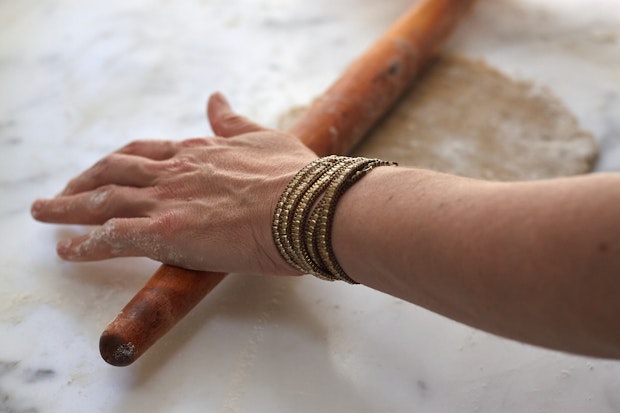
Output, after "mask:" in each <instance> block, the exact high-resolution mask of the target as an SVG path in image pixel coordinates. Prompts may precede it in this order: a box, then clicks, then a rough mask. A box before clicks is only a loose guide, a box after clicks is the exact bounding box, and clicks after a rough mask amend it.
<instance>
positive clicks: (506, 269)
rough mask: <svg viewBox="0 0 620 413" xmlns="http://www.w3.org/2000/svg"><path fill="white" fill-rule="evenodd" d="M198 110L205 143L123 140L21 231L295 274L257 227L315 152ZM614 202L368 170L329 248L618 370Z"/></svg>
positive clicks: (76, 257)
mask: <svg viewBox="0 0 620 413" xmlns="http://www.w3.org/2000/svg"><path fill="white" fill-rule="evenodd" d="M208 113H209V119H210V121H211V125H212V128H213V130H214V132H215V133H216V134H218V135H219V136H220V137H217V138H204V139H191V140H186V141H180V142H172V141H139V142H134V143H132V144H129V145H127V146H125V147H124V148H121V149H120V150H119V151H117V152H115V153H113V154H111V155H109V156H107V157H105V158H104V159H102V160H101V161H100V162H98V163H97V164H96V165H95V166H93V167H92V168H90V169H89V170H87V171H85V172H83V173H82V174H81V175H79V176H78V177H76V178H75V179H73V180H72V181H71V182H70V183H69V185H68V186H67V188H65V190H64V191H63V192H62V193H61V194H60V195H59V196H57V197H55V198H52V199H41V200H37V201H36V202H35V203H34V204H33V206H32V214H33V216H34V217H35V218H36V219H37V220H40V221H44V222H52V223H64V224H85V225H94V226H95V227H94V229H93V230H92V231H91V232H90V233H87V234H85V235H83V236H78V237H74V238H72V239H67V240H62V241H60V242H59V243H58V246H57V249H58V254H59V255H60V257H61V258H63V259H66V260H70V261H93V260H101V259H108V258H113V257H125V256H144V257H149V258H152V259H155V260H157V261H160V262H163V263H167V264H172V265H176V266H179V267H184V268H189V269H195V270H204V271H225V272H231V271H239V272H247V273H255V274H280V275H298V274H299V273H298V272H297V271H295V270H294V269H292V268H291V267H290V266H289V265H288V264H287V263H286V261H285V260H284V259H283V258H282V257H281V256H280V254H279V253H278V250H277V248H276V246H275V244H274V242H273V239H272V236H271V218H272V214H273V211H274V208H275V204H276V202H277V200H278V197H279V195H280V194H281V193H282V191H283V190H284V187H285V186H286V185H287V183H288V182H289V180H290V179H291V178H292V177H293V176H294V175H295V174H296V172H297V171H298V170H299V169H300V168H302V167H303V166H304V165H305V164H307V163H309V162H311V161H312V160H314V159H316V155H315V154H314V153H312V152H311V151H310V150H308V149H307V148H306V147H305V146H304V145H303V144H301V143H300V142H299V141H298V140H296V139H293V138H292V137H290V136H289V135H286V134H283V133H279V132H276V131H269V130H267V129H264V128H262V127H260V126H258V125H256V124H254V123H252V122H249V121H248V120H246V119H244V118H242V117H240V116H238V115H236V114H234V113H233V112H232V111H231V109H230V107H229V106H228V104H227V103H226V101H225V100H224V99H223V97H221V96H220V95H215V96H214V97H213V98H212V99H211V101H210V104H209V110H208ZM619 204H620V174H608V175H591V176H584V177H575V178H566V179H557V180H549V181H540V182H531V183H491V182H485V181H477V180H471V179H465V178H459V177H455V176H450V175H445V174H439V173H435V172H430V171H423V170H416V169H407V168H392V167H385V168H377V169H375V170H373V171H372V172H371V173H369V174H368V175H367V176H366V177H364V178H363V179H362V180H361V181H360V182H358V183H357V184H355V185H354V186H353V187H352V188H351V189H349V190H348V191H347V192H346V193H345V195H344V196H343V198H342V199H341V200H340V203H339V204H338V206H337V209H336V216H335V220H334V227H333V234H332V236H333V247H334V250H335V253H336V256H337V258H338V260H339V261H340V264H341V265H342V266H343V268H344V270H345V271H346V272H347V273H348V274H349V276H351V277H352V278H353V279H355V280H356V281H358V282H360V283H363V284H366V285H367V286H369V287H371V288H375V289H377V290H380V291H383V292H386V293H388V294H392V295H394V296H397V297H400V298H403V299H405V300H407V301H410V302H412V303H415V304H418V305H421V306H424V307H426V308H428V309H430V310H432V311H435V312H438V313H440V314H443V315H445V316H447V317H450V318H453V319H455V320H458V321H461V322H463V323H467V324H470V325H472V326H475V327H478V328H481V329H485V330H487V331H490V332H493V333H496V334H500V335H503V336H506V337H510V338H514V339H518V340H522V341H527V342H530V343H534V344H538V345H543V346H547V347H551V348H555V349H559V350H565V351H572V352H578V353H582V354H589V355H595V356H601V357H615V358H620V329H619V328H618V324H619V322H620V321H619V320H620V276H619V275H618V274H620V214H619V213H618V212H617V211H618V207H617V206H618V205H619Z"/></svg>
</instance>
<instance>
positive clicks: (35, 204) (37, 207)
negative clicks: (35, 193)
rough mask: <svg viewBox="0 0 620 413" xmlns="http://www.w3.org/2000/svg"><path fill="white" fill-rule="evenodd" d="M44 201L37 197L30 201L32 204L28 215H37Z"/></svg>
mask: <svg viewBox="0 0 620 413" xmlns="http://www.w3.org/2000/svg"><path fill="white" fill-rule="evenodd" d="M44 203H45V201H43V200H42V199H37V200H36V201H34V202H33V203H32V206H31V207H30V215H32V216H33V217H35V218H36V217H38V216H39V214H40V212H41V209H43V204H44Z"/></svg>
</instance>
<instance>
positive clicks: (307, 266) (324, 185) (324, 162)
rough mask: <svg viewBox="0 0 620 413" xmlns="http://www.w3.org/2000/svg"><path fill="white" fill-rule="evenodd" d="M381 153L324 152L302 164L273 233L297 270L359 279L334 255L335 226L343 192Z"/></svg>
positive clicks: (331, 278)
mask: <svg viewBox="0 0 620 413" xmlns="http://www.w3.org/2000/svg"><path fill="white" fill-rule="evenodd" d="M387 165H396V163H394V162H387V161H382V160H379V159H368V158H361V157H360V158H350V157H346V156H336V155H331V156H326V157H323V158H319V159H317V160H315V161H313V162H311V163H309V164H308V165H306V166H305V167H303V168H302V169H301V170H300V171H299V172H298V173H297V174H296V175H295V176H294V177H293V179H291V181H290V182H289V183H288V185H287V186H286V188H285V189H284V191H283V192H282V195H281V196H280V199H279V201H278V203H277V205H276V209H275V211H274V214H273V221H272V235H273V239H274V242H275V244H276V246H277V247H278V251H279V252H280V254H281V255H282V257H283V258H284V259H285V260H286V262H288V263H289V264H291V265H292V266H293V267H294V268H296V269H297V270H299V271H301V272H304V273H307V274H312V275H314V276H316V277H318V278H321V279H324V280H328V281H335V280H342V281H345V282H347V283H349V284H357V282H356V281H355V280H353V279H352V278H351V277H349V276H348V275H347V274H346V273H345V272H344V270H343V269H342V267H341V266H340V264H339V263H338V260H337V259H336V256H335V254H334V250H333V249H332V245H331V228H332V221H333V218H334V214H335V212H336V204H337V203H338V200H339V199H340V197H341V196H342V195H343V194H344V193H345V192H346V190H347V189H349V188H350V187H351V186H352V185H354V184H355V183H356V182H357V181H359V180H360V179H361V178H362V177H363V176H364V175H366V174H367V173H368V172H370V171H371V170H372V169H373V168H376V167H378V166H387Z"/></svg>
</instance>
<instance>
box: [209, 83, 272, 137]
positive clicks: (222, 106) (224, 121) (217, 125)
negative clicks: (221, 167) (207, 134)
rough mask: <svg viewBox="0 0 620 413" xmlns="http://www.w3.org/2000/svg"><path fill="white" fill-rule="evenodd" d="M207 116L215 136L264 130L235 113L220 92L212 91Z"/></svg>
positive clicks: (228, 135)
mask: <svg viewBox="0 0 620 413" xmlns="http://www.w3.org/2000/svg"><path fill="white" fill-rule="evenodd" d="M207 117H208V118H209V123H210V124H211V129H213V132H214V133H215V134H216V135H217V136H222V137H225V138H229V137H231V136H235V135H241V134H243V133H249V132H259V131H263V130H265V128H263V127H262V126H260V125H258V124H256V123H254V122H252V121H250V120H248V119H246V118H245V117H243V116H241V115H238V114H236V113H235V112H233V110H232V109H231V107H230V105H229V104H228V101H227V100H226V98H225V97H224V95H222V94H221V93H214V94H213V95H211V97H210V98H209V103H208V104H207Z"/></svg>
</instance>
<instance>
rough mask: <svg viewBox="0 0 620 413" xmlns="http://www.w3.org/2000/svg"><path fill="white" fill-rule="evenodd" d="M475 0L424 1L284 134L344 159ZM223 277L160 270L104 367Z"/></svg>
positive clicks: (108, 350)
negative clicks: (342, 155) (288, 133)
mask: <svg viewBox="0 0 620 413" xmlns="http://www.w3.org/2000/svg"><path fill="white" fill-rule="evenodd" d="M474 2H475V0H424V1H422V2H420V3H416V4H415V5H414V6H413V7H412V8H411V9H410V10H409V11H407V13H405V14H404V15H403V16H402V17H401V18H400V19H399V20H397V21H396V22H395V23H394V24H393V25H392V26H391V27H390V28H389V29H388V30H387V32H385V33H384V34H383V36H381V38H379V40H378V41H377V42H376V43H375V44H374V45H372V46H371V47H370V49H368V50H367V51H366V52H365V53H364V54H363V55H362V56H360V57H359V58H358V59H357V60H356V61H354V62H353V63H352V64H351V65H350V66H349V67H348V68H347V69H346V71H345V72H344V74H343V75H342V76H341V77H340V78H339V79H338V80H337V81H336V82H335V83H334V84H332V85H331V86H330V87H329V88H328V89H327V91H325V93H323V95H321V96H320V97H319V98H317V99H316V100H315V101H314V102H313V104H312V105H311V107H310V108H309V109H308V110H307V111H306V113H305V114H304V115H303V117H302V118H301V119H300V120H298V121H297V122H296V123H295V125H294V126H293V127H292V128H291V129H290V130H289V132H290V133H291V134H292V135H293V136H295V137H297V138H298V139H300V140H301V141H302V142H303V143H304V144H305V145H307V146H308V147H309V148H310V149H312V150H313V151H314V152H315V153H316V154H317V155H319V156H325V155H330V154H346V153H348V152H349V151H350V150H352V149H353V147H354V146H355V145H356V144H357V143H358V142H359V141H360V140H361V138H362V137H363V136H364V135H365V134H366V133H367V132H368V131H369V130H370V129H371V128H372V127H373V126H374V125H375V124H376V123H377V121H378V120H379V119H380V118H381V117H382V116H383V115H384V114H385V113H386V112H387V111H388V110H389V109H390V108H391V107H392V106H393V105H394V103H395V102H396V100H397V99H398V98H399V97H400V96H401V95H402V94H403V92H404V91H405V90H406V89H407V88H408V86H410V85H411V84H412V82H413V80H414V79H415V77H416V76H417V75H418V74H419V73H420V72H421V70H422V68H423V67H424V65H425V64H426V63H427V62H428V61H429V60H430V59H431V58H432V57H433V56H435V55H436V53H437V52H438V50H439V48H440V46H441V45H442V44H443V42H444V40H445V39H446V38H447V37H448V35H449V34H450V33H451V31H452V30H453V28H454V27H455V26H456V24H457V22H458V21H459V19H460V18H461V17H462V16H463V15H464V14H465V13H466V11H467V10H468V9H469V8H470V6H471V5H472V4H473V3H474ZM225 276H226V274H224V273H213V272H201V271H189V270H184V269H181V268H176V267H172V266H169V265H165V264H164V265H162V266H161V267H160V268H159V269H158V270H157V271H156V272H155V274H154V275H153V276H152V277H151V278H150V279H149V281H148V282H147V283H146V285H145V286H144V287H143V288H142V289H141V290H140V291H139V292H138V293H137V294H136V295H135V296H134V297H133V299H132V300H131V301H130V302H129V303H128V304H127V305H126V306H125V307H124V308H123V310H122V311H121V312H120V314H119V315H118V316H117V317H116V318H115V319H114V320H113V321H112V322H111V323H110V324H109V325H108V326H107V327H106V329H105V331H104V332H103V333H102V335H101V339H100V341H99V350H100V352H101V356H102V357H103V359H104V360H105V361H106V362H108V363H110V364H112V365H115V366H127V365H129V364H131V363H133V362H134V361H135V360H136V359H137V358H138V357H140V356H141V355H142V354H143V353H144V352H145V351H146V350H147V349H148V348H149V347H150V346H151V345H153V344H154V343H155V342H156V341H157V340H158V339H159V338H161V337H162V336H163V335H164V334H166V333H167V332H168V331H169V330H170V329H171V328H172V327H173V326H174V325H175V324H176V323H177V322H178V321H179V320H181V319H182V318H183V317H184V316H185V315H186V314H187V313H188V312H189V311H190V310H191V309H192V308H194V306H196V304H198V303H199V302H200V300H202V299H203V298H204V297H205V296H206V295H207V294H208V293H209V292H210V291H211V290H212V289H213V288H215V286H217V284H218V283H219V282H220V281H222V279H223V278H224V277H225Z"/></svg>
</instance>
